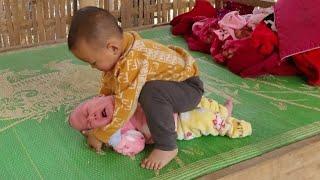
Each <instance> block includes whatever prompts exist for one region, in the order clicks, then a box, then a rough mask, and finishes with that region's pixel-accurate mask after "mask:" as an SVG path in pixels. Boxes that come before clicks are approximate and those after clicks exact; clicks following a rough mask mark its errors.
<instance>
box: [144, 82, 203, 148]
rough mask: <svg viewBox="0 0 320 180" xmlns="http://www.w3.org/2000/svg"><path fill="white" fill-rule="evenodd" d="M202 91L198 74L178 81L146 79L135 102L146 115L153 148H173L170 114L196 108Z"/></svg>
mask: <svg viewBox="0 0 320 180" xmlns="http://www.w3.org/2000/svg"><path fill="white" fill-rule="evenodd" d="M203 92H204V90H203V83H202V81H201V80H200V79H199V77H191V78H189V79H187V80H185V81H182V82H173V81H160V80H156V81H149V82H147V83H146V84H145V85H144V86H143V88H142V91H141V93H140V96H139V103H140V104H141V107H142V109H143V110H144V112H145V114H146V117H147V124H148V127H149V129H150V132H151V135H152V138H153V140H154V142H155V148H157V149H160V150H164V151H171V150H174V149H176V148H177V144H176V138H177V133H176V132H175V123H174V119H173V113H180V112H186V111H190V110H192V109H194V108H196V107H197V105H198V104H199V102H200V100H201V97H202V95H203Z"/></svg>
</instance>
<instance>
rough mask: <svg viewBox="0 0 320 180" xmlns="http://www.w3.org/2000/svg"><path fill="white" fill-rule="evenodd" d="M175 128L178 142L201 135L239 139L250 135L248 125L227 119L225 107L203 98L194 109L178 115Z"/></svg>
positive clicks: (230, 118) (232, 118)
mask: <svg viewBox="0 0 320 180" xmlns="http://www.w3.org/2000/svg"><path fill="white" fill-rule="evenodd" d="M176 127H177V134H178V139H179V140H190V139H193V138H195V137H200V136H202V135H213V136H218V135H220V136H224V135H227V136H229V137H231V138H239V137H245V136H249V135H251V133H252V128H251V124H250V123H248V122H246V121H243V120H238V119H236V118H234V117H228V111H227V109H226V107H224V106H223V105H220V104H218V103H217V102H216V101H214V100H211V99H208V98H205V97H203V98H202V99H201V102H200V103H199V105H198V107H197V108H196V109H194V110H192V111H188V112H184V113H180V115H179V116H178V120H177V126H176Z"/></svg>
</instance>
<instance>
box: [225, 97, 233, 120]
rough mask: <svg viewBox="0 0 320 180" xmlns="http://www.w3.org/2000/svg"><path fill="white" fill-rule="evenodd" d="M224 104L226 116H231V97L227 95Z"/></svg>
mask: <svg viewBox="0 0 320 180" xmlns="http://www.w3.org/2000/svg"><path fill="white" fill-rule="evenodd" d="M224 106H225V107H226V108H227V110H228V117H230V116H231V114H232V109H233V100H232V97H229V98H228V99H227V101H226V102H225V103H224Z"/></svg>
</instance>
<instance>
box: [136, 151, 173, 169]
mask: <svg viewBox="0 0 320 180" xmlns="http://www.w3.org/2000/svg"><path fill="white" fill-rule="evenodd" d="M177 154H178V149H175V150H172V151H163V150H160V149H154V150H153V151H152V152H151V153H150V155H149V156H148V158H146V159H144V160H143V161H142V162H141V167H143V168H146V169H152V170H159V169H161V168H163V167H164V166H166V165H167V164H168V163H169V162H170V161H171V160H172V159H173V158H174V157H176V156H177Z"/></svg>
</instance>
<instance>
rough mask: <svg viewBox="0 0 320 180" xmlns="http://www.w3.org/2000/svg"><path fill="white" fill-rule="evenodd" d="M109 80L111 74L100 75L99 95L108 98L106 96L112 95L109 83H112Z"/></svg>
mask: <svg viewBox="0 0 320 180" xmlns="http://www.w3.org/2000/svg"><path fill="white" fill-rule="evenodd" d="M111 78H112V73H111V72H105V73H103V74H102V77H101V88H100V91H99V94H103V95H105V96H108V95H112V94H113V93H114V92H113V89H112V85H111V83H112V81H111Z"/></svg>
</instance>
